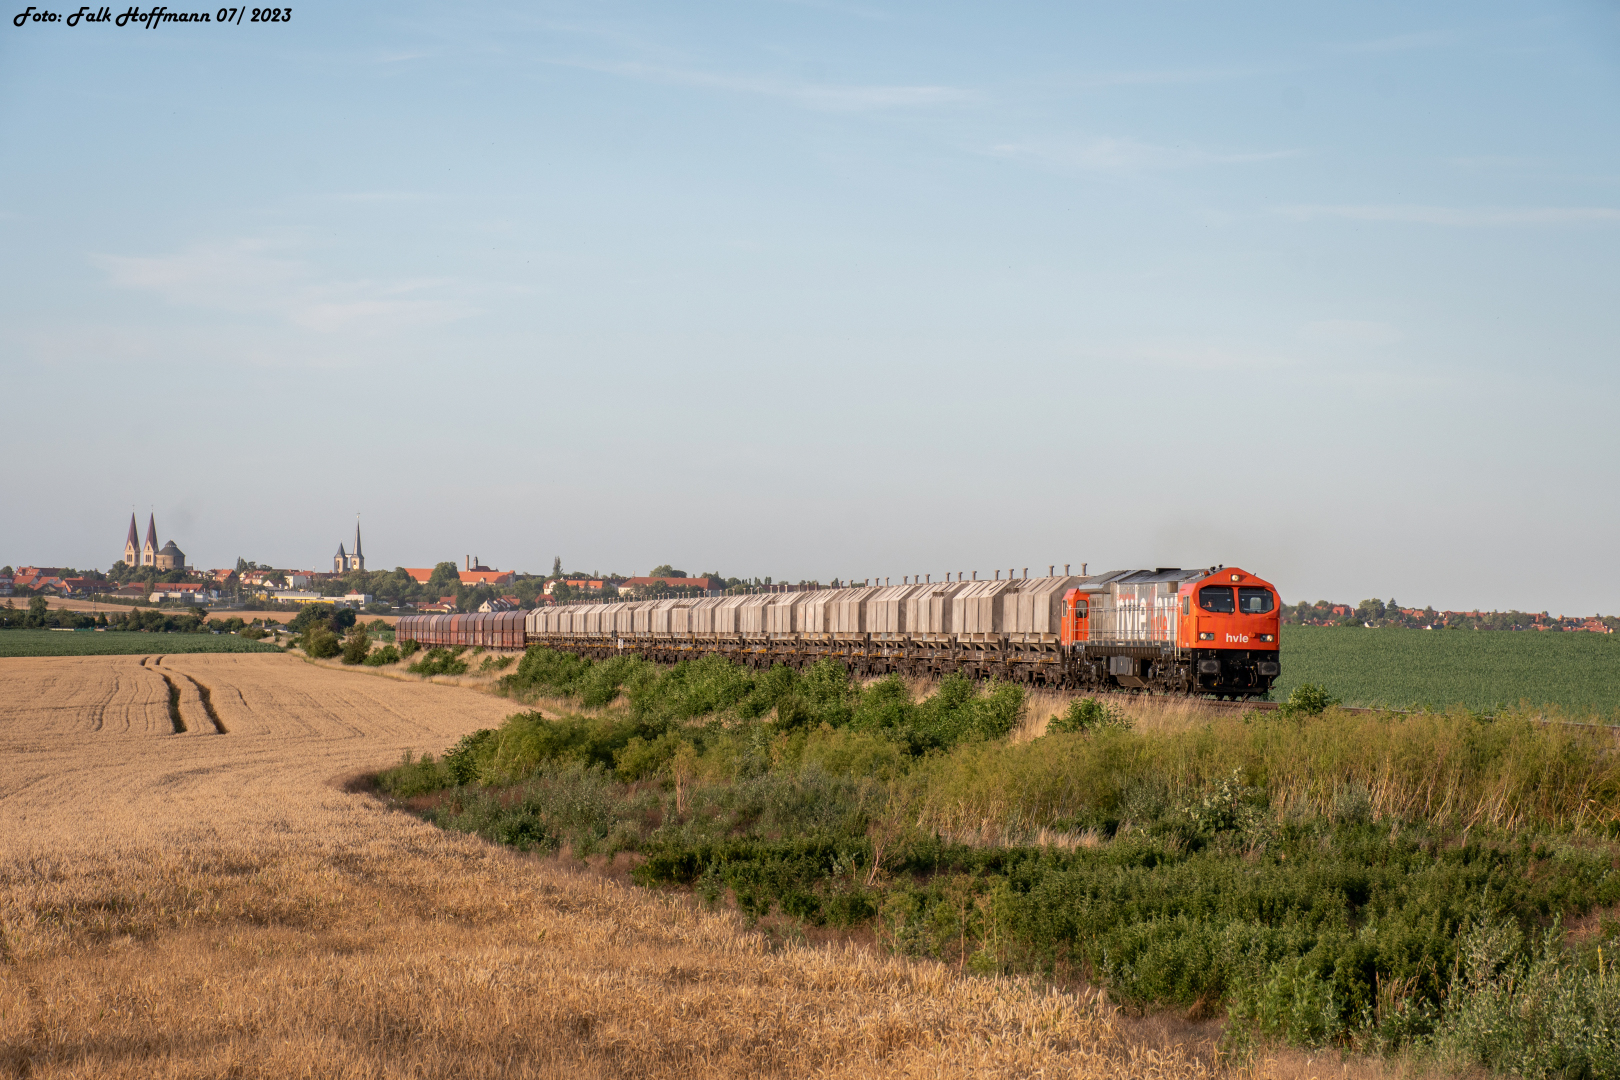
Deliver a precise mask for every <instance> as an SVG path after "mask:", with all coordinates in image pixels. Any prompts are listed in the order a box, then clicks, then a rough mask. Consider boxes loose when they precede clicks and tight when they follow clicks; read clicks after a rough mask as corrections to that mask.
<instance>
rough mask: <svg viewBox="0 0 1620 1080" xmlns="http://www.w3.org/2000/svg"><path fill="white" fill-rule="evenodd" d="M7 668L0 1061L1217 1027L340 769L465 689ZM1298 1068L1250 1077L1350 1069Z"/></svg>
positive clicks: (1032, 1046)
mask: <svg viewBox="0 0 1620 1080" xmlns="http://www.w3.org/2000/svg"><path fill="white" fill-rule="evenodd" d="M0 680H3V685H4V687H5V689H6V693H5V695H4V698H3V700H0V757H3V760H4V761H5V762H6V764H7V768H6V769H5V770H4V771H3V772H0V1075H13V1076H30V1077H67V1076H74V1077H99V1076H179V1075H184V1076H193V1075H196V1076H202V1075H207V1076H278V1077H279V1076H285V1075H291V1074H297V1075H318V1076H336V1075H345V1076H351V1075H352V1076H479V1077H486V1076H609V1075H611V1076H621V1075H637V1076H641V1075H659V1076H678V1075H679V1076H684V1075H731V1074H735V1075H750V1076H753V1075H778V1076H800V1075H811V1074H828V1075H836V1076H842V1075H863V1076H867V1075H926V1076H967V1075H974V1076H997V1075H1004V1076H1015V1075H1016V1076H1028V1075H1034V1074H1047V1075H1073V1076H1117V1075H1131V1076H1144V1077H1153V1076H1166V1077H1168V1076H1175V1077H1193V1076H1201V1075H1208V1074H1209V1072H1210V1069H1211V1062H1210V1060H1209V1042H1208V1040H1209V1038H1210V1037H1211V1036H1212V1034H1213V1033H1212V1032H1211V1031H1210V1030H1209V1029H1208V1027H1207V1025H1206V1026H1205V1027H1203V1028H1186V1027H1183V1026H1177V1025H1174V1024H1169V1025H1165V1024H1153V1023H1148V1024H1140V1023H1138V1024H1134V1025H1131V1026H1129V1027H1127V1026H1124V1025H1122V1023H1121V1022H1120V1021H1119V1020H1117V1019H1116V1018H1114V1017H1113V1016H1112V1015H1110V1014H1109V1013H1108V1012H1107V1010H1104V1009H1099V1008H1098V1007H1097V1006H1096V1004H1095V1003H1094V1002H1092V1001H1090V1000H1088V999H1086V998H1084V997H1082V996H1076V995H1072V994H1065V993H1060V992H1055V991H1051V990H1048V989H1044V988H1042V987H1040V986H1037V985H1033V984H1030V983H1027V982H1024V981H1022V980H1017V979H1000V980H986V979H978V978H972V977H966V978H964V977H961V976H959V975H958V974H957V973H956V972H955V971H954V969H952V968H950V967H946V966H941V965H938V964H933V963H914V962H908V961H903V960H898V959H893V958H888V957H884V956H876V955H873V954H871V953H869V952H866V951H862V950H860V949H856V948H852V947H851V948H834V949H814V948H808V947H800V946H794V945H791V944H782V943H776V944H773V943H772V941H771V939H769V938H768V937H766V936H765V935H761V934H756V933H751V932H748V931H747V930H745V929H744V928H743V926H742V925H741V923H740V922H739V921H738V920H737V919H736V918H735V917H733V916H731V915H729V914H726V913H711V912H704V911H702V910H699V909H698V908H696V907H695V906H693V905H691V904H689V903H688V902H686V901H685V900H683V899H678V898H673V897H670V896H667V895H664V894H659V893H654V892H648V891H644V890H639V889H635V888H632V887H629V886H626V885H622V884H619V883H617V882H616V881H615V880H613V879H611V878H608V877H603V876H600V875H596V874H588V873H576V872H572V871H570V870H568V869H566V868H564V867H561V866H559V865H557V864H550V863H544V862H540V861H537V860H534V859H530V858H525V857H523V856H520V855H517V854H514V853H512V852H510V851H506V850H502V849H498V848H495V847H492V846H490V845H487V844H485V843H483V842H482V841H479V840H476V839H474V838H471V837H467V836H463V835H459V834H454V833H448V832H443V831H440V830H438V829H435V828H433V827H432V826H430V825H427V824H425V823H423V822H421V821H418V820H417V819H415V818H413V817H411V816H408V815H405V814H400V813H394V812H390V811H388V810H386V809H385V808H384V807H383V805H382V804H381V803H380V802H378V801H376V800H375V799H372V798H371V797H369V796H367V795H364V794H357V793H353V792H352V791H351V790H349V788H350V786H351V785H350V783H349V782H348V779H347V778H352V777H353V776H355V775H356V774H358V773H361V772H363V771H368V770H374V769H376V768H378V767H379V766H382V765H387V764H390V763H392V762H394V761H396V760H397V759H398V758H399V756H400V754H401V752H403V751H404V750H407V749H411V750H417V751H421V750H429V749H438V748H441V747H443V746H445V745H447V744H448V743H450V742H453V741H454V740H455V739H456V738H458V737H459V736H460V735H462V734H465V733H467V732H469V731H472V730H474V729H477V728H481V727H488V726H493V725H494V724H496V723H498V722H499V721H500V719H501V718H502V717H503V716H504V715H505V714H506V713H507V712H509V711H510V710H511V708H512V706H511V704H510V703H509V702H506V701H503V700H501V699H498V698H494V697H491V696H489V695H486V694H481V693H478V692H476V691H472V690H467V689H463V688H458V687H450V686H440V685H434V684H431V683H420V682H415V683H413V682H405V681H402V680H396V679H386V678H367V677H364V676H362V675H360V674H358V673H351V672H343V671H334V670H331V669H328V668H324V667H318V666H315V665H311V664H306V663H303V662H301V661H299V660H297V659H295V658H293V657H290V656H283V655H275V656H267V655H240V656H238V655H231V656H210V655H187V656H164V657H163V658H162V660H161V663H159V662H157V660H156V658H155V657H153V658H150V659H149V660H148V662H146V663H142V662H141V658H124V657H98V658H62V659H55V658H51V659H20V660H19V659H14V660H0ZM171 686H173V687H174V688H175V689H176V691H177V693H176V694H175V703H176V705H177V709H178V712H179V714H180V716H181V717H182V720H183V723H184V727H185V733H184V734H180V735H177V734H173V730H174V729H173V727H172V726H171V724H170V711H169V702H170V692H169V687H171ZM205 694H206V704H205V696H204V695H205ZM210 706H211V707H212V710H213V713H214V715H213V716H210V715H209V707H210ZM216 718H217V724H216V722H215V721H216ZM1188 1031H1193V1032H1194V1033H1196V1034H1197V1035H1199V1036H1200V1037H1201V1040H1202V1042H1201V1045H1200V1046H1199V1047H1197V1048H1193V1049H1189V1048H1186V1047H1182V1046H1179V1045H1177V1044H1176V1043H1175V1040H1176V1039H1183V1038H1186V1036H1187V1032H1188ZM1194 1049H1195V1050H1196V1051H1197V1052H1193V1050H1194ZM1307 1060H1308V1059H1304V1058H1298V1059H1297V1060H1296V1059H1295V1058H1288V1059H1285V1061H1283V1062H1280V1063H1278V1065H1279V1066H1280V1067H1281V1069H1282V1071H1281V1072H1278V1071H1277V1069H1276V1068H1269V1074H1273V1075H1316V1074H1317V1073H1318V1072H1320V1074H1321V1075H1324V1076H1326V1075H1331V1076H1340V1075H1342V1073H1341V1066H1340V1063H1339V1062H1338V1061H1337V1060H1336V1059H1335V1060H1332V1061H1330V1062H1323V1063H1322V1064H1321V1066H1316V1065H1311V1064H1307ZM1296 1065H1297V1066H1298V1067H1297V1068H1296V1067H1295V1066H1296ZM1367 1075H1373V1074H1372V1073H1368V1074H1367Z"/></svg>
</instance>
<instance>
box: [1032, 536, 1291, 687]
mask: <svg viewBox="0 0 1620 1080" xmlns="http://www.w3.org/2000/svg"><path fill="white" fill-rule="evenodd" d="M1277 607H1278V601H1277V590H1276V588H1275V587H1274V586H1273V585H1272V584H1271V583H1270V582H1269V581H1266V580H1264V579H1263V578H1259V577H1256V576H1255V575H1253V574H1251V573H1249V572H1248V571H1246V570H1241V569H1239V568H1237V567H1235V566H1212V567H1210V568H1209V569H1207V570H1181V569H1168V568H1161V569H1158V570H1137V571H1126V572H1123V573H1118V574H1104V575H1101V576H1100V577H1098V578H1095V579H1088V580H1087V581H1085V582H1084V583H1083V584H1081V585H1079V586H1077V587H1075V588H1072V589H1070V590H1068V591H1067V592H1066V593H1065V594H1064V596H1063V630H1062V636H1061V641H1062V644H1063V647H1064V650H1065V651H1066V653H1067V654H1068V659H1069V669H1070V671H1069V680H1068V681H1069V685H1071V686H1076V687H1080V688H1088V689H1096V690H1109V689H1115V688H1123V689H1127V690H1147V691H1154V692H1158V693H1165V694H1214V695H1217V696H1221V697H1250V696H1254V695H1259V694H1264V693H1265V692H1266V691H1268V690H1270V689H1271V684H1272V682H1273V681H1274V680H1275V679H1276V678H1277V676H1278V675H1279V674H1280V673H1281V671H1282V668H1281V665H1280V664H1279V662H1278V659H1277V634H1278V624H1279V620H1278V617H1277Z"/></svg>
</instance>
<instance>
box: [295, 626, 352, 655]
mask: <svg viewBox="0 0 1620 1080" xmlns="http://www.w3.org/2000/svg"><path fill="white" fill-rule="evenodd" d="M301 645H302V647H303V650H304V654H305V655H306V656H312V657H314V658H315V659H316V660H327V659H330V658H331V657H334V656H336V655H337V654H338V653H340V652H342V651H343V646H342V645H340V644H339V643H338V639H337V635H336V634H334V633H332V631H331V629H330V628H329V627H328V626H327V625H326V624H325V623H315V624H313V625H311V626H310V627H309V629H307V630H305V631H304V637H303V640H302V642H301Z"/></svg>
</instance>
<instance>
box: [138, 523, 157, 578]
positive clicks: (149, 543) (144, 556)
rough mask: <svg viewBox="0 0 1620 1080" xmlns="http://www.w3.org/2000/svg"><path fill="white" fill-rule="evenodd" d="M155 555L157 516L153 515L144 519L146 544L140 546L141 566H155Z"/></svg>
mask: <svg viewBox="0 0 1620 1080" xmlns="http://www.w3.org/2000/svg"><path fill="white" fill-rule="evenodd" d="M157 554H158V542H157V515H155V514H153V515H149V516H148V517H147V519H146V543H145V544H143V545H141V565H142V566H156V565H157Z"/></svg>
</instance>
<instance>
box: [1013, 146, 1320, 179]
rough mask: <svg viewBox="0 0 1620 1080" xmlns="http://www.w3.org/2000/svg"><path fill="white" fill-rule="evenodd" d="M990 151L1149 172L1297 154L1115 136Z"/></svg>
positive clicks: (1070, 165) (1084, 168) (1060, 164)
mask: <svg viewBox="0 0 1620 1080" xmlns="http://www.w3.org/2000/svg"><path fill="white" fill-rule="evenodd" d="M990 152H991V153H992V154H994V155H995V156H996V157H1004V158H1011V159H1014V160H1025V161H1034V162H1038V163H1041V164H1044V165H1048V166H1055V167H1057V168H1060V169H1065V170H1072V171H1076V172H1151V171H1159V170H1167V169H1188V168H1196V167H1198V166H1203V165H1241V164H1248V163H1251V162H1258V161H1276V160H1278V159H1281V158H1289V157H1295V156H1297V155H1298V154H1299V151H1297V150H1265V151H1259V152H1244V153H1217V152H1213V151H1209V150H1201V149H1197V148H1193V147H1181V146H1161V145H1156V144H1153V143H1145V142H1138V141H1136V140H1135V139H1115V138H1101V139H1092V140H1090V141H1089V142H1084V143H1002V144H1000V145H997V146H994V147H991V150H990Z"/></svg>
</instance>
